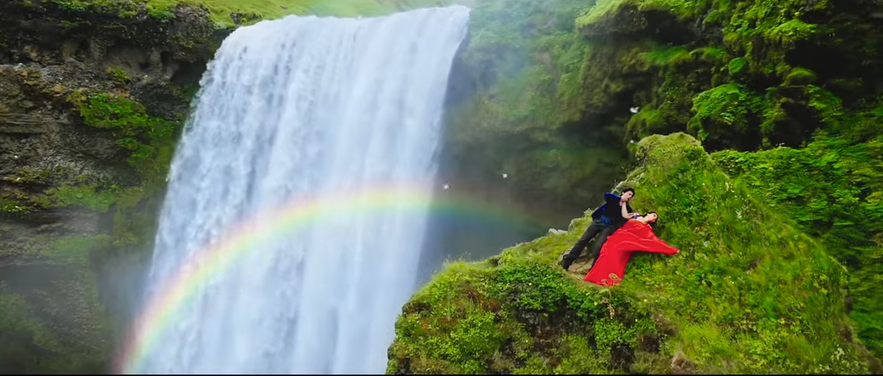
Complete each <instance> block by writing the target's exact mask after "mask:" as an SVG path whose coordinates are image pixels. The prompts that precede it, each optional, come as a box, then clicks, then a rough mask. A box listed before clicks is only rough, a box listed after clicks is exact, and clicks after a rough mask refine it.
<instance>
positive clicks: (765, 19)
mask: <svg viewBox="0 0 883 376" xmlns="http://www.w3.org/2000/svg"><path fill="white" fill-rule="evenodd" d="M531 6H533V5H532V4H531V3H530V2H528V1H512V2H497V1H493V0H488V1H485V2H482V3H481V4H480V5H479V6H477V8H476V10H475V16H474V18H473V30H472V33H473V36H474V37H473V41H472V43H471V44H470V46H469V48H468V49H467V50H466V51H465V53H464V59H465V60H466V62H465V63H464V65H465V66H466V70H468V71H469V72H471V73H470V74H471V75H470V76H469V77H471V80H470V81H468V82H469V83H471V86H469V85H465V84H461V85H460V87H467V88H470V90H472V93H473V94H472V95H470V96H466V98H468V99H464V100H462V102H461V104H459V105H457V106H456V110H457V112H456V114H455V115H454V116H453V118H452V124H451V132H452V134H453V136H452V139H453V140H454V143H453V145H452V149H451V150H452V153H453V154H454V156H453V157H452V160H454V161H459V162H454V163H453V164H454V165H456V167H454V168H453V169H455V170H456V169H457V168H460V169H461V171H465V172H463V173H462V175H463V176H466V177H467V178H468V179H474V180H479V179H482V178H485V176H491V175H493V174H495V173H496V172H497V171H505V172H507V173H509V175H510V180H512V181H511V182H509V183H510V184H513V186H516V187H518V188H517V189H516V190H517V191H516V192H515V193H514V195H515V196H517V197H518V199H520V200H522V201H527V202H534V201H535V202H544V201H543V200H538V199H537V197H540V198H543V199H548V200H551V201H552V202H553V204H555V205H560V206H555V207H561V208H562V209H561V211H562V212H563V211H566V210H567V209H566V208H567V207H579V208H585V207H588V206H591V205H593V204H594V203H598V202H599V201H597V200H598V199H597V198H598V197H600V194H601V193H602V192H603V191H606V190H608V189H609V188H610V186H611V185H613V183H614V182H615V181H616V180H614V179H616V176H618V175H619V174H620V171H619V168H621V166H623V165H626V164H628V163H635V161H634V160H630V159H629V157H628V154H627V153H626V151H627V150H632V151H634V145H635V144H634V143H633V142H634V141H636V140H640V139H642V138H643V137H648V136H651V135H655V134H663V135H664V134H670V133H673V132H685V133H688V134H690V135H692V136H694V137H695V138H696V139H697V140H699V141H700V142H701V143H702V146H703V147H704V148H705V149H706V150H708V151H709V152H714V160H715V162H716V163H717V164H718V165H719V166H720V167H722V168H723V170H724V171H725V172H726V173H727V174H730V176H731V177H732V178H733V183H735V184H740V185H742V186H744V187H745V188H746V189H748V191H749V192H750V195H751V196H752V197H753V198H755V199H757V200H759V201H761V202H762V203H763V204H764V205H768V206H770V207H773V208H775V209H776V210H779V211H781V212H782V213H785V214H786V216H787V217H788V218H789V220H790V221H793V224H794V225H795V227H796V228H797V229H798V230H800V231H802V232H804V233H806V234H809V235H811V236H814V237H816V238H817V239H819V240H820V241H821V243H822V245H823V246H824V248H825V249H826V250H827V251H828V252H829V254H830V255H831V256H833V257H835V258H836V259H837V260H838V261H839V262H840V263H841V264H843V265H844V266H845V267H846V268H847V270H848V276H849V281H850V282H849V284H848V296H847V298H846V304H847V310H848V313H849V315H850V318H851V320H852V322H853V324H854V325H855V328H856V333H857V336H858V338H859V339H860V340H861V342H862V343H863V344H864V345H865V346H867V347H868V348H869V349H870V350H871V351H872V353H874V354H876V355H877V356H880V354H881V349H883V347H881V343H883V342H881V339H883V331H881V328H883V316H881V314H880V312H883V311H881V310H880V307H881V304H883V295H881V294H883V290H880V289H878V288H875V286H876V285H878V284H879V281H878V277H877V276H879V275H880V274H881V273H883V270H881V269H880V263H879V260H880V257H881V254H883V253H881V252H883V238H881V236H883V235H881V234H883V232H881V228H880V226H879V225H878V223H880V221H879V220H878V218H881V215H883V206H881V194H883V187H881V185H880V183H879V182H881V181H883V165H881V163H880V162H879V160H880V157H881V151H880V143H881V128H880V127H879V124H880V121H881V117H883V81H881V78H880V77H883V3H881V2H879V1H864V0H850V1H836V2H835V1H812V2H805V1H767V0H752V1H739V2H721V1H710V0H709V1H705V0H691V1H667V0H607V1H598V2H597V4H595V5H594V6H593V5H592V4H591V3H590V4H586V3H585V2H579V3H575V2H569V1H566V0H559V1H551V2H548V3H544V4H543V6H542V7H540V6H535V7H534V8H531ZM574 26H575V27H574ZM479 34H481V38H479V36H478V35H479ZM575 36H576V38H575ZM483 153H484V154H489V155H490V156H489V157H484V156H483V155H482V154H483ZM472 160H483V161H485V163H484V164H481V163H469V162H471V161H472ZM458 163H459V165H458ZM672 194H676V193H672ZM561 204H563V205H561ZM674 240H675V241H677V239H674Z"/></svg>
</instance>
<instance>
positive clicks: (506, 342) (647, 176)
mask: <svg viewBox="0 0 883 376" xmlns="http://www.w3.org/2000/svg"><path fill="white" fill-rule="evenodd" d="M638 157H639V158H640V159H642V160H643V161H644V165H643V166H642V167H640V168H639V169H637V170H635V171H634V172H633V173H632V174H631V175H630V176H629V178H628V180H627V184H631V185H634V186H636V187H637V189H638V191H639V192H640V194H639V195H638V196H637V197H636V199H635V204H634V205H635V206H636V207H637V208H640V210H657V211H658V212H659V213H660V216H661V222H660V226H659V227H658V229H657V234H658V235H660V236H661V237H662V238H663V239H666V240H667V241H669V242H670V243H671V244H673V245H675V246H677V247H678V248H679V249H680V250H681V253H680V254H678V255H675V256H671V257H666V256H661V255H639V256H635V257H634V258H633V260H632V262H631V264H630V265H629V270H628V271H627V274H626V276H625V281H624V282H623V284H622V285H621V286H620V287H616V288H601V287H597V286H594V285H590V284H588V283H585V282H583V281H581V278H580V276H574V275H571V274H569V273H565V272H564V271H562V270H561V268H560V267H558V266H556V265H555V262H556V259H557V257H558V256H559V255H560V253H561V252H562V251H563V250H564V249H566V247H567V246H569V245H570V244H572V242H573V241H575V240H576V238H577V237H578V236H579V234H580V233H581V232H582V231H583V230H584V229H585V226H586V225H588V218H583V219H581V220H580V221H578V222H577V223H576V224H575V225H574V226H573V227H572V228H571V229H570V231H569V232H568V233H566V234H561V235H549V236H546V237H543V238H540V239H537V240H535V241H533V242H530V243H525V244H520V245H517V246H515V247H512V248H509V249H507V250H505V251H504V252H503V254H502V255H500V256H498V257H495V258H492V259H490V260H487V261H484V262H480V263H473V264H466V263H455V264H451V265H448V266H447V268H446V269H445V270H444V271H442V272H441V273H439V274H438V275H436V276H435V278H434V279H433V280H432V281H431V282H430V283H429V284H428V285H426V286H425V287H424V288H423V289H422V290H421V291H419V292H418V293H417V294H415V296H414V297H413V299H412V300H411V301H410V302H409V303H408V304H407V305H406V306H405V307H404V309H403V315H402V316H400V318H399V320H398V323H397V326H396V328H397V337H396V340H395V342H394V343H393V345H392V347H391V349H390V363H389V370H388V371H390V372H414V373H442V372H444V373H458V372H466V373H481V372H488V371H490V372H514V373H531V372H537V373H546V374H549V373H553V372H554V373H608V372H623V371H628V372H639V373H640V372H651V373H671V372H695V373H726V372H737V373H787V372H796V373H825V372H835V373H853V372H858V373H862V372H867V371H868V368H867V364H866V363H865V362H864V361H863V360H862V359H863V357H865V356H866V355H865V354H867V352H866V351H865V350H863V348H861V347H860V346H859V345H856V344H855V343H854V342H853V341H854V340H853V339H852V334H851V327H850V324H849V320H848V319H847V317H846V314H845V312H844V308H843V307H844V287H845V284H846V282H847V274H846V273H845V270H844V268H843V267H842V266H841V265H840V264H839V263H837V262H836V260H834V259H833V258H832V257H830V256H828V255H827V253H826V252H825V249H824V247H823V246H821V244H820V243H818V242H817V241H815V240H813V239H811V238H810V237H808V236H806V235H804V234H803V233H801V232H800V231H799V230H797V229H795V228H794V227H793V226H792V225H791V224H789V222H788V221H787V219H786V217H785V216H784V215H783V213H781V212H778V211H775V210H771V209H769V208H768V207H767V206H765V205H763V204H759V203H757V202H756V201H755V200H753V199H752V198H751V197H750V195H749V194H748V193H747V192H746V191H745V190H744V189H743V188H742V187H741V186H739V185H737V184H735V183H734V182H733V181H731V180H730V179H729V178H728V177H727V175H725V174H724V173H723V172H722V171H721V170H719V169H718V168H717V167H716V166H715V165H714V163H713V162H712V159H711V158H710V157H709V155H708V154H706V153H705V151H704V150H703V149H702V147H701V146H699V143H698V142H697V141H696V140H695V139H693V138H692V137H690V136H687V135H684V134H674V135H671V136H652V137H649V138H646V139H644V140H642V141H641V142H640V144H639V148H638Z"/></svg>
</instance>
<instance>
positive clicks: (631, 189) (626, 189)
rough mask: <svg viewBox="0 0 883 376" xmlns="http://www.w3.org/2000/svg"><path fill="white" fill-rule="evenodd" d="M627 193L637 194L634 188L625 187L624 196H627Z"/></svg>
mask: <svg viewBox="0 0 883 376" xmlns="http://www.w3.org/2000/svg"><path fill="white" fill-rule="evenodd" d="M626 192H632V194H634V193H635V189H634V188H632V187H625V188H623V189H622V194H625V193H626Z"/></svg>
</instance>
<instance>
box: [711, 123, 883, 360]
mask: <svg viewBox="0 0 883 376" xmlns="http://www.w3.org/2000/svg"><path fill="white" fill-rule="evenodd" d="M713 157H714V159H715V161H716V162H717V163H718V164H719V165H720V166H722V167H723V168H724V170H725V171H727V173H729V174H730V175H731V176H734V177H737V181H739V182H740V183H742V184H744V185H745V186H746V187H749V188H750V189H751V190H752V191H753V192H755V194H756V195H757V196H756V197H760V198H762V199H763V200H765V201H766V202H768V203H769V204H771V205H774V206H776V207H777V208H778V209H779V210H783V211H784V212H785V213H787V215H788V216H789V217H791V220H792V221H794V222H795V223H796V224H797V225H798V227H799V228H800V229H802V230H804V231H805V232H806V233H808V234H810V235H812V236H815V237H817V239H819V240H820V241H821V242H822V243H823V244H824V245H825V246H826V248H827V249H828V250H829V252H830V253H831V255H832V256H834V257H835V258H837V259H838V260H839V261H841V262H842V263H843V264H844V265H846V266H847V267H848V268H849V270H850V273H849V282H850V284H849V293H850V297H851V300H852V304H851V306H852V307H853V311H852V312H851V314H850V316H851V318H852V319H853V321H854V322H855V326H856V330H857V332H858V333H857V334H858V336H859V338H860V339H861V340H862V341H863V342H864V343H865V345H866V346H868V348H869V349H871V350H872V351H873V352H874V353H876V354H877V355H878V356H879V355H880V353H881V351H883V290H881V289H880V287H879V286H880V284H881V282H883V280H881V278H883V277H881V276H883V136H878V137H876V138H875V139H873V140H870V141H868V142H861V143H851V142H849V140H848V139H845V138H842V137H830V136H819V137H818V139H817V141H815V142H813V143H811V144H809V145H808V146H807V147H806V148H804V149H791V148H777V149H773V150H768V151H763V152H758V153H739V152H734V151H723V152H718V153H715V154H714V155H713Z"/></svg>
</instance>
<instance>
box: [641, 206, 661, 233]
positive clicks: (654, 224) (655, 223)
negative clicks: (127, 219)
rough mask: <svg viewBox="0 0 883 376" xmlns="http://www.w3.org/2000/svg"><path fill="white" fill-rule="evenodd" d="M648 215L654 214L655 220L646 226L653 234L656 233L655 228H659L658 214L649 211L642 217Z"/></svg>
mask: <svg viewBox="0 0 883 376" xmlns="http://www.w3.org/2000/svg"><path fill="white" fill-rule="evenodd" d="M650 214H656V220H655V221H653V223H648V224H647V225H648V226H650V228H652V229H653V232H656V226H659V213H657V212H655V211H649V212H647V214H644V216H645V217H646V216H648V215H650Z"/></svg>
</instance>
